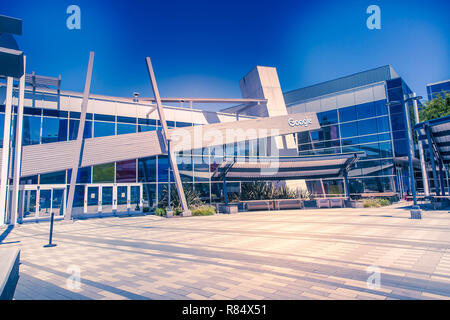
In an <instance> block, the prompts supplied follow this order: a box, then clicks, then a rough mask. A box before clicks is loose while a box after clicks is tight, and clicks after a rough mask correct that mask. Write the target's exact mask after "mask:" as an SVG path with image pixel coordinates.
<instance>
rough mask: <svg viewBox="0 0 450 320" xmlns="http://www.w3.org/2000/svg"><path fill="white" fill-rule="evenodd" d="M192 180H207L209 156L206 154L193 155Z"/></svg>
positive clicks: (208, 175)
mask: <svg viewBox="0 0 450 320" xmlns="http://www.w3.org/2000/svg"><path fill="white" fill-rule="evenodd" d="M193 162H194V180H195V181H209V178H210V176H211V174H210V173H209V163H208V162H209V158H208V156H205V157H202V156H194V157H193Z"/></svg>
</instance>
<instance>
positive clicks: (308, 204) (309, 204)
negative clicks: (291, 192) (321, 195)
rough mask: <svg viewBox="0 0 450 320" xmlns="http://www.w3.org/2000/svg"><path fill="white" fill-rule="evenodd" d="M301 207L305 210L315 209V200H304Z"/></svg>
mask: <svg viewBox="0 0 450 320" xmlns="http://www.w3.org/2000/svg"><path fill="white" fill-rule="evenodd" d="M303 206H304V207H305V208H317V202H316V200H305V201H303Z"/></svg>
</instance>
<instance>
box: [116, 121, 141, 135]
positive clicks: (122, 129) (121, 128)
mask: <svg viewBox="0 0 450 320" xmlns="http://www.w3.org/2000/svg"><path fill="white" fill-rule="evenodd" d="M135 132H136V125H135V124H126V123H117V134H126V133H135Z"/></svg>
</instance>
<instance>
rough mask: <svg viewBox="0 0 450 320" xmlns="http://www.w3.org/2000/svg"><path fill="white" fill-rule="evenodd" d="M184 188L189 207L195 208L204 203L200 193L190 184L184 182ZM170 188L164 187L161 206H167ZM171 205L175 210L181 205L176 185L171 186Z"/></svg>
mask: <svg viewBox="0 0 450 320" xmlns="http://www.w3.org/2000/svg"><path fill="white" fill-rule="evenodd" d="M183 189H184V196H185V197H186V202H187V205H188V207H189V208H193V207H196V206H200V205H202V204H203V202H202V200H201V199H200V194H199V193H198V192H197V191H195V190H193V189H192V188H191V187H190V186H188V185H186V184H183ZM168 193H169V192H168V188H167V187H164V189H163V198H162V199H161V201H160V202H159V207H162V208H167V206H168ZM170 205H171V207H172V208H174V209H173V210H174V211H175V208H177V207H181V202H180V199H179V198H178V192H177V188H176V187H175V186H173V187H171V188H170Z"/></svg>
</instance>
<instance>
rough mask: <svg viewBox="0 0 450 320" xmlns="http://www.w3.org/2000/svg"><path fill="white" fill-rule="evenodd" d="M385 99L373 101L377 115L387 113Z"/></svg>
mask: <svg viewBox="0 0 450 320" xmlns="http://www.w3.org/2000/svg"><path fill="white" fill-rule="evenodd" d="M386 103H387V101H386V100H385V99H383V100H378V101H375V112H376V115H377V116H382V115H385V114H387V113H388V108H387V105H386Z"/></svg>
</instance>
